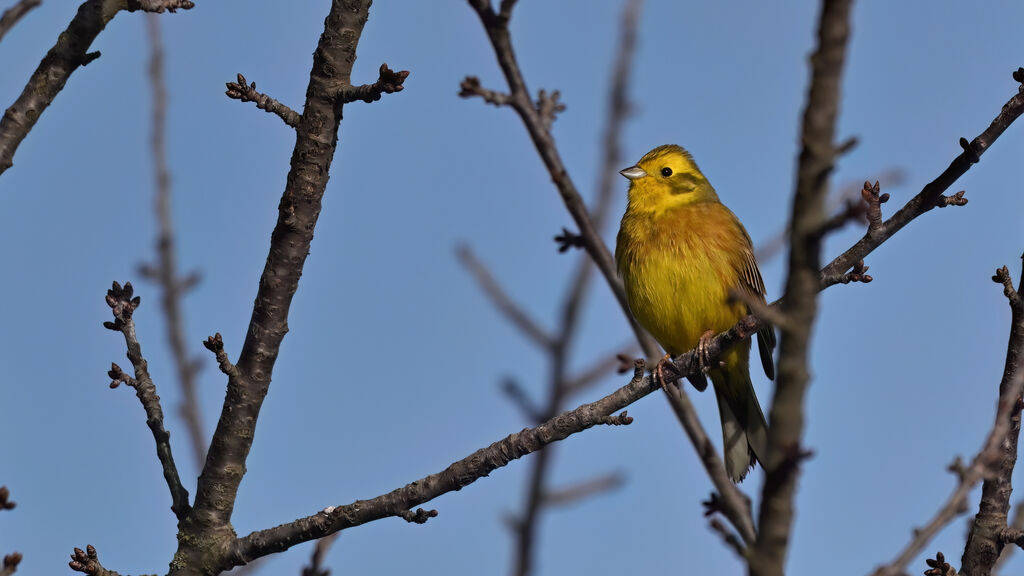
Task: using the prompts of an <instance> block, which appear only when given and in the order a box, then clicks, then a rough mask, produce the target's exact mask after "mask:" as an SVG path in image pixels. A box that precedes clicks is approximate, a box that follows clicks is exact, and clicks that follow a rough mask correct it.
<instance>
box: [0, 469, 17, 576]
mask: <svg viewBox="0 0 1024 576" xmlns="http://www.w3.org/2000/svg"><path fill="white" fill-rule="evenodd" d="M10 498H11V491H10V490H8V489H7V486H0V510H13V509H14V507H15V506H16V505H17V504H15V502H14V501H13V500H11V499H10ZM21 559H22V556H21V553H20V552H11V553H10V554H7V555H5V556H4V559H3V564H2V565H0V576H10V575H11V574H14V573H15V572H16V571H17V570H18V564H20V563H21Z"/></svg>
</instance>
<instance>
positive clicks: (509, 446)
mask: <svg viewBox="0 0 1024 576" xmlns="http://www.w3.org/2000/svg"><path fill="white" fill-rule="evenodd" d="M658 388H659V385H658V384H657V383H653V382H652V381H651V379H650V378H649V377H644V374H643V368H642V366H641V368H640V369H639V370H637V371H635V372H634V374H633V379H632V380H630V382H629V383H628V384H626V385H625V386H623V387H622V388H619V389H618V390H616V391H615V392H613V393H611V394H609V395H608V396H605V397H604V398H602V399H600V400H598V401H596V402H592V403H590V404H584V405H582V406H580V407H578V408H576V409H575V410H572V411H569V412H565V413H563V414H560V415H558V416H556V417H554V418H552V419H550V420H548V421H547V422H545V423H543V424H541V425H540V426H537V427H534V428H526V429H524V430H522V431H521V432H517V433H515V434H511V435H509V436H507V437H505V438H504V439H502V440H499V441H498V442H495V443H493V444H491V445H490V446H487V447H486V448H481V449H480V450H477V451H476V452H474V453H472V454H470V455H469V456H467V457H465V458H463V459H462V460H459V461H457V462H455V463H453V464H451V465H450V466H448V467H447V468H446V469H444V470H443V471H441V472H438V473H436V474H431V475H430V476H426V477H424V478H421V479H419V480H416V481H414V482H412V483H410V484H407V485H405V486H403V487H401V488H398V489H397V490H394V491H392V492H389V493H387V494H383V495H381V496H377V497H376V498H372V499H370V500H359V501H356V502H353V503H351V504H348V505H345V506H337V507H333V506H332V507H330V508H326V509H324V510H322V511H321V512H319V513H317V514H314V515H312V516H308V517H306V518H300V519H298V520H296V521H294V522H290V523H288V524H283V525H281V526H277V527H274V528H270V529H268V530H261V531H259V532H253V533H252V534H249V535H248V536H244V537H242V538H239V539H238V540H237V541H236V542H235V543H234V544H233V545H232V546H231V555H230V562H231V564H230V565H232V566H240V565H242V564H245V563H246V562H249V561H251V560H253V559H255V558H258V557H261V556H265V555H267V554H273V553H275V552H281V551H283V550H287V549H288V548H290V547H292V546H294V545H296V544H300V543H302V542H308V541H309V540H315V539H317V538H321V537H323V536H326V535H327V534H333V533H335V532H338V531H341V530H344V529H346V528H351V527H354V526H359V525H361V524H366V523H367V522H372V521H374V520H379V519H381V518H387V517H391V516H403V515H404V514H405V513H406V512H407V511H408V510H411V509H412V508H414V507H415V506H419V505H421V504H424V503H426V502H429V501H430V500H433V499H434V498H437V497H438V496H441V495H442V494H447V493H448V492H452V491H455V490H461V489H462V488H464V487H466V486H468V485H469V484H472V483H473V482H475V481H476V480H479V479H480V478H484V477H486V476H487V475H488V474H490V473H491V472H493V471H495V470H497V469H498V468H501V467H503V466H506V465H507V464H508V463H510V462H512V461H513V460H516V459H518V458H522V457H523V456H525V455H527V454H531V453H533V452H537V451H538V450H540V449H541V448H543V447H545V446H547V445H550V444H551V443H553V442H557V441H559V440H564V439H566V438H568V437H569V436H571V435H573V434H577V433H579V432H582V431H584V430H587V429H589V428H592V427H594V426H598V425H625V424H628V423H629V422H630V421H631V418H629V416H628V415H626V414H621V413H620V414H619V415H617V416H613V414H615V413H616V412H618V411H619V410H622V409H623V408H624V407H626V406H628V405H629V404H632V403H633V402H635V401H637V400H639V399H640V398H642V397H644V396H646V395H648V394H650V393H651V392H654V391H655V390H657V389H658ZM543 453H544V452H541V454H543Z"/></svg>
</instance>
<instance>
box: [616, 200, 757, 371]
mask: <svg viewBox="0 0 1024 576" xmlns="http://www.w3.org/2000/svg"><path fill="white" fill-rule="evenodd" d="M719 208H720V209H719ZM655 218H657V220H654V219H655ZM661 218H667V219H669V221H668V222H665V221H660V219H661ZM731 218H732V215H731V213H730V212H728V210H727V209H725V208H724V207H722V206H721V205H717V206H708V207H705V206H701V207H694V208H692V209H691V208H683V209H680V210H677V211H675V212H674V213H673V214H669V215H661V216H657V217H652V216H645V217H637V218H635V219H633V218H630V217H628V216H627V217H626V218H624V219H623V227H622V230H621V231H620V233H619V239H618V240H619V245H618V247H617V250H616V251H617V259H618V264H619V270H620V273H621V274H622V279H623V282H624V284H625V289H626V299H627V302H628V303H629V307H630V310H631V311H632V312H633V315H634V317H635V318H636V320H637V322H639V323H640V324H641V325H642V326H643V327H644V328H645V329H647V331H648V332H650V333H651V335H652V336H654V338H655V339H656V340H657V341H658V342H659V343H660V344H661V345H662V347H664V348H665V350H666V351H667V352H668V353H669V354H672V355H673V356H675V355H678V354H682V353H683V352H686V351H688V350H691V349H693V348H694V347H696V345H697V341H698V340H699V339H700V337H701V335H702V334H704V333H705V332H706V331H708V330H712V331H714V332H716V333H718V332H722V331H724V330H728V329H729V328H731V327H732V326H733V325H734V324H736V322H737V321H739V320H740V319H741V318H743V316H745V314H746V305H744V304H742V303H740V302H731V303H730V302H729V291H730V290H731V289H732V288H734V287H736V286H738V285H739V272H738V270H739V269H740V264H739V260H738V259H739V256H737V255H738V254H740V250H739V247H740V245H741V244H740V243H741V242H745V240H744V239H743V237H742V236H741V234H742V231H741V229H739V228H737V227H736V226H735V225H734V224H733V221H732V220H731ZM748 346H749V344H748Z"/></svg>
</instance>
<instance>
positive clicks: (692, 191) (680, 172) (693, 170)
mask: <svg viewBox="0 0 1024 576" xmlns="http://www.w3.org/2000/svg"><path fill="white" fill-rule="evenodd" d="M619 173H620V174H622V175H623V176H625V177H626V178H628V179H629V181H630V182H629V210H636V211H643V212H661V211H664V210H668V209H671V208H673V207H676V206H684V205H686V204H696V203H699V202H717V201H718V195H717V194H715V189H714V188H712V187H711V184H709V183H708V180H707V178H705V177H704V174H702V173H701V171H700V168H697V163H696V162H694V161H693V156H691V155H690V153H689V152H687V151H686V150H684V149H683V148H682V146H677V145H675V144H666V145H664V146H658V147H657V148H655V149H654V150H651V151H650V152H648V153H647V154H645V155H644V157H643V158H641V159H640V161H639V162H637V163H636V165H635V166H630V167H629V168H626V169H625V170H622V171H621V172H619Z"/></svg>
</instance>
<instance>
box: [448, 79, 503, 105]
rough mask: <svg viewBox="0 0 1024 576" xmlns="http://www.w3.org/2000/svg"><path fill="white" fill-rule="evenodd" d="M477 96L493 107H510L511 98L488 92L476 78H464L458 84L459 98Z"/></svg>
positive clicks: (491, 91)
mask: <svg viewBox="0 0 1024 576" xmlns="http://www.w3.org/2000/svg"><path fill="white" fill-rule="evenodd" d="M474 96H479V97H480V98H483V100H484V102H486V103H488V104H493V105H495V106H499V107H500V106H510V105H511V104H512V96H511V95H509V94H506V93H504V92H499V91H497V90H489V89H487V88H484V87H483V86H482V85H481V84H480V79H479V78H477V77H476V76H466V79H465V80H463V81H462V82H461V83H460V84H459V98H472V97H474Z"/></svg>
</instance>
